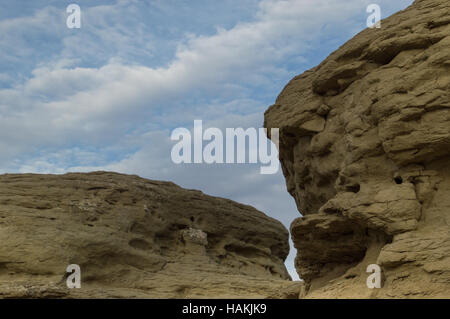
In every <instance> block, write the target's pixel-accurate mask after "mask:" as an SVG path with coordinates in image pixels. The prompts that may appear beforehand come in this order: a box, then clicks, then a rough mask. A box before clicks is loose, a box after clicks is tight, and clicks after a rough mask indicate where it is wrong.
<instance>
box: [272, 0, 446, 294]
mask: <svg viewBox="0 0 450 319" xmlns="http://www.w3.org/2000/svg"><path fill="white" fill-rule="evenodd" d="M449 24H450V2H449V1H447V0H421V1H420V0H418V1H416V2H415V3H414V4H413V5H412V6H411V7H409V8H408V9H406V10H404V11H401V12H399V13H397V14H395V15H393V16H392V17H390V18H388V19H386V20H383V21H382V27H381V29H367V30H365V31H363V32H361V33H360V34H358V35H357V36H355V37H354V38H353V39H352V40H350V41H349V42H347V43H346V44H345V45H343V46H342V47H341V48H339V49H338V50H337V51H336V52H334V53H333V54H331V55H330V56H329V57H328V58H327V59H326V60H325V61H324V62H322V63H321V64H320V65H319V66H317V67H315V68H313V69H311V70H309V71H307V72H305V73H304V74H302V75H300V76H297V77H295V78H294V79H293V80H292V81H291V82H290V83H289V84H288V85H287V86H286V87H285V89H284V90H283V92H282V93H281V94H280V95H279V97H278V99H277V100H276V103H275V105H273V106H271V107H270V108H269V109H268V110H267V111H266V114H265V126H266V127H267V128H277V127H278V128H280V161H281V163H282V167H283V172H284V175H285V177H286V183H287V188H288V191H289V192H290V194H291V195H292V196H293V197H294V198H295V200H296V203H297V206H298V209H299V211H300V212H301V214H302V215H303V217H301V218H298V219H296V220H295V221H294V222H293V223H292V225H291V230H292V239H293V241H294V243H295V246H296V248H297V250H298V255H297V258H296V268H297V271H298V273H299V275H300V276H301V277H302V278H303V279H305V281H306V283H307V285H306V289H305V291H304V293H303V294H304V296H307V297H450V227H449V225H450V161H449V159H450V25H449ZM373 263H376V264H378V265H380V266H381V268H382V270H383V273H384V283H383V288H381V289H374V290H370V289H368V288H367V286H366V278H367V276H368V274H367V273H366V272H365V271H366V267H367V265H369V264H373Z"/></svg>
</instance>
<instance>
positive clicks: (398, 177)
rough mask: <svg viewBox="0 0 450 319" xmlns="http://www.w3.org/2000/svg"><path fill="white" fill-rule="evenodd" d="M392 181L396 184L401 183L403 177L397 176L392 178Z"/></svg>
mask: <svg viewBox="0 0 450 319" xmlns="http://www.w3.org/2000/svg"><path fill="white" fill-rule="evenodd" d="M394 181H395V183H396V184H402V183H403V178H402V177H401V176H397V177H395V178H394Z"/></svg>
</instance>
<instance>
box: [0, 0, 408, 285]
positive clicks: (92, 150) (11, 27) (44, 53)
mask: <svg viewBox="0 0 450 319" xmlns="http://www.w3.org/2000/svg"><path fill="white" fill-rule="evenodd" d="M70 3H76V4H78V5H79V6H80V7H81V21H82V22H81V23H82V26H81V29H68V28H67V26H66V19H67V16H68V14H67V13H66V7H67V6H68V5H69V4H70ZM370 3H377V4H379V5H380V6H381V9H382V17H383V18H385V17H387V16H389V15H391V14H392V13H394V12H396V11H398V10H401V9H404V8H406V7H407V6H408V5H410V4H411V3H412V0H396V1H392V0H378V1H376V2H375V1H373V0H372V1H366V0H346V1H342V0H221V1H214V0H189V1H185V0H153V1H152V0H149V1H140V0H115V1H112V0H111V1H106V0H105V1H92V0H89V1H87V0H83V1H82V0H79V1H64V0H50V1H41V0H36V1H25V0H18V1H6V0H1V3H0V173H13V172H21V173H24V172H35V173H64V172H69V171H92V170H112V171H118V172H123V173H130V174H138V175H140V176H142V177H146V178H151V179H160V180H171V181H174V182H175V183H177V184H179V185H180V186H182V187H186V188H195V189H200V190H202V191H203V192H205V193H207V194H210V195H215V196H221V197H226V198H231V199H233V200H236V201H238V202H242V203H246V204H250V205H252V206H254V207H256V208H258V209H260V210H262V211H264V212H265V213H267V214H268V215H270V216H272V217H274V218H276V219H278V220H280V221H281V222H283V224H284V225H285V226H286V227H289V224H290V222H291V221H292V220H293V219H294V218H296V217H298V216H299V213H298V211H297V209H296V207H295V203H294V201H293V199H292V198H291V197H290V196H289V195H288V193H287V191H286V186H285V182H284V178H283V176H282V173H281V169H280V171H279V172H278V174H275V175H260V174H259V167H260V165H259V164H222V165H218V164H215V165H206V164H204V165H200V164H191V165H184V164H183V165H175V164H173V163H172V161H171V158H170V152H171V148H172V146H173V145H174V142H173V141H171V140H170V134H171V131H172V130H173V129H175V128H177V127H186V128H188V129H191V128H192V126H193V121H194V119H201V120H203V123H204V126H205V127H206V126H210V127H219V128H226V127H231V128H234V127H244V128H248V127H255V128H259V127H262V124H263V114H264V111H265V110H266V109H267V107H268V106H270V105H271V104H273V103H274V101H275V99H276V97H277V95H278V94H279V93H280V91H281V90H282V89H283V87H284V86H285V85H286V84H287V82H288V81H289V80H290V79H291V78H292V77H294V76H295V75H298V74H300V73H302V72H303V71H305V70H307V69H309V68H311V67H313V66H315V65H317V64H318V63H320V62H321V61H322V60H323V59H324V58H326V57H327V56H328V55H329V54H330V53H331V52H332V51H334V50H336V49H337V48H338V47H339V46H340V45H342V44H343V43H344V42H345V41H347V40H348V39H349V38H351V37H352V36H353V35H355V34H356V33H358V32H359V31H361V30H363V29H364V28H366V19H367V17H368V13H366V8H367V6H368V4H370ZM381 32H382V30H381ZM294 257H295V251H294V249H292V250H291V254H290V255H289V258H288V260H287V261H286V265H287V267H288V270H289V272H290V273H291V275H292V276H293V278H295V279H297V278H298V277H297V275H296V274H295V270H294V267H293V258H294Z"/></svg>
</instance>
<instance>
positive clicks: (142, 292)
mask: <svg viewBox="0 0 450 319" xmlns="http://www.w3.org/2000/svg"><path fill="white" fill-rule="evenodd" d="M0 242H1V245H0V297H36V298H41V297H129V298H131V297H144V298H145V297H150V298H175V297H176V298H188V297H189V298H197V297H199V298H200V297H214V298H219V297H224V298H228V297H234V298H239V297H242V298H251V297H254V298H265V297H270V296H273V297H278V298H283V297H289V296H288V295H286V294H291V295H292V291H295V289H297V295H298V291H299V289H298V287H299V286H298V284H295V283H292V282H291V281H289V279H290V278H289V275H288V273H287V271H286V268H285V266H284V264H283V261H284V260H285V258H286V256H287V254H288V251H289V245H288V232H287V230H286V229H285V228H284V227H283V226H282V224H281V223H279V222H278V221H276V220H274V219H272V218H269V217H268V216H266V215H265V214H263V213H261V212H259V211H257V210H256V209H254V208H252V207H249V206H246V205H242V204H238V203H236V202H233V201H231V200H227V199H222V198H216V197H211V196H207V195H205V194H203V193H202V192H200V191H195V190H186V189H183V188H180V187H178V186H177V185H175V184H173V183H170V182H158V181H151V180H146V179H142V178H139V177H137V176H128V175H121V174H116V173H106V172H96V173H89V174H66V175H59V176H57V175H32V174H25V175H9V174H8V175H2V176H0ZM69 264H77V265H79V266H80V267H81V284H82V287H81V289H72V290H69V289H68V288H67V286H66V277H67V274H66V268H67V266H68V265H69ZM284 291H286V293H284ZM294 295H295V293H294ZM291 297H292V296H291Z"/></svg>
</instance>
